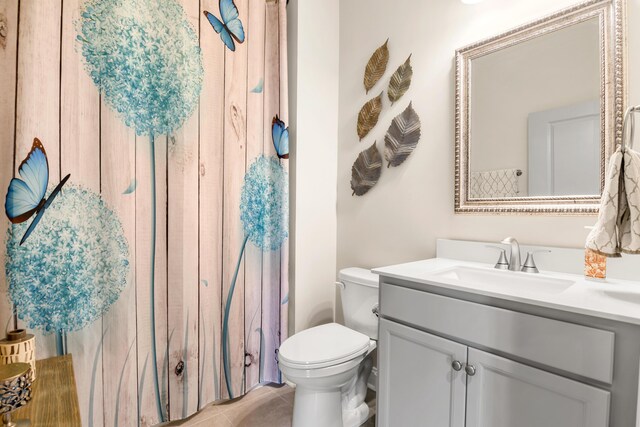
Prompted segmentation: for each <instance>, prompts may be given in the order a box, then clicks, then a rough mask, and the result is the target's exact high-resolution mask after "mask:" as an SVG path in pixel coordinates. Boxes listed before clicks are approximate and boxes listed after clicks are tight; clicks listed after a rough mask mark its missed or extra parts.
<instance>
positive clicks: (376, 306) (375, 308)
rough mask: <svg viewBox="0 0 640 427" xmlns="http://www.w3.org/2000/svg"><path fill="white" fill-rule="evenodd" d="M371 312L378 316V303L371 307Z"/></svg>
mask: <svg viewBox="0 0 640 427" xmlns="http://www.w3.org/2000/svg"><path fill="white" fill-rule="evenodd" d="M371 312H372V313H373V314H375V315H376V317H380V305H379V304H376V305H374V306H373V307H372V308H371Z"/></svg>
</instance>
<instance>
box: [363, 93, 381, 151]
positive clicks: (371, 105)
mask: <svg viewBox="0 0 640 427" xmlns="http://www.w3.org/2000/svg"><path fill="white" fill-rule="evenodd" d="M381 111H382V92H380V95H378V96H376V97H375V98H373V99H371V100H369V101H367V103H366V104H364V105H363V106H362V108H361V109H360V113H358V136H359V137H360V140H361V141H362V138H364V137H365V136H367V134H368V133H369V131H371V129H373V128H374V127H375V125H376V124H377V123H378V118H379V117H380V112H381Z"/></svg>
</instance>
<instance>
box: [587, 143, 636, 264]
mask: <svg viewBox="0 0 640 427" xmlns="http://www.w3.org/2000/svg"><path fill="white" fill-rule="evenodd" d="M639 184H640V154H639V153H637V152H636V151H633V150H631V149H627V150H626V152H625V153H624V154H623V153H622V151H621V150H620V148H618V149H617V150H616V152H615V153H613V155H612V156H611V160H610V162H609V173H608V176H607V181H606V183H605V188H604V194H602V201H601V204H600V214H599V216H598V222H597V223H596V225H595V227H594V228H593V230H591V233H589V236H588V237H587V244H586V247H587V249H591V250H592V251H594V252H597V253H599V254H601V255H606V256H609V257H619V256H620V254H621V253H627V254H640V185H639Z"/></svg>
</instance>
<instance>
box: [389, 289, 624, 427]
mask: <svg viewBox="0 0 640 427" xmlns="http://www.w3.org/2000/svg"><path fill="white" fill-rule="evenodd" d="M389 282H390V280H388V279H386V278H382V280H381V285H380V315H381V319H380V334H379V360H378V375H379V379H378V381H379V389H378V390H379V391H378V416H377V417H378V426H380V427H387V426H389V427H395V426H403V427H405V426H407V427H410V426H428V427H541V426H544V427H568V426H572V427H612V426H616V425H621V426H622V425H624V426H626V425H629V426H630V424H627V423H626V421H624V422H621V420H623V419H631V418H632V416H633V415H635V414H618V418H617V420H618V422H615V423H614V422H612V419H613V417H611V414H610V404H611V390H613V389H616V385H615V384H614V369H613V367H614V350H615V336H616V334H615V332H613V331H611V330H607V329H605V328H594V327H590V326H587V325H581V324H577V323H572V322H567V321H560V320H557V319H551V318H547V317H542V316H538V315H532V314H529V313H526V312H521V311H516V310H509V309H504V308H501V307H496V306H495V305H493V304H489V303H487V304H482V303H477V302H473V301H468V300H465V299H463V298H454V297H451V296H445V295H439V294H437V293H434V292H433V291H432V290H431V289H430V290H431V292H428V291H426V290H425V289H422V288H423V287H421V286H418V285H415V284H411V283H408V282H399V283H389ZM395 282H398V281H395ZM412 286H413V287H414V288H412ZM416 288H417V289H416ZM436 290H437V289H436ZM636 363H637V360H636ZM633 375H637V371H636V372H634V373H633ZM617 390H618V393H619V392H620V387H617ZM619 394H620V393H619ZM618 406H619V407H623V406H624V405H622V404H620V403H619V404H618Z"/></svg>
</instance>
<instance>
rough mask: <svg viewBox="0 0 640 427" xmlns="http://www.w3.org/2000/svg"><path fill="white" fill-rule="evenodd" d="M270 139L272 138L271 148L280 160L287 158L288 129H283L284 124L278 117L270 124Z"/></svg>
mask: <svg viewBox="0 0 640 427" xmlns="http://www.w3.org/2000/svg"><path fill="white" fill-rule="evenodd" d="M271 138H273V146H274V147H275V149H276V153H277V154H278V157H279V158H280V159H288V158H289V128H285V127H284V122H283V121H282V120H280V118H279V117H278V115H277V114H276V116H275V117H274V118H273V122H271Z"/></svg>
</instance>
